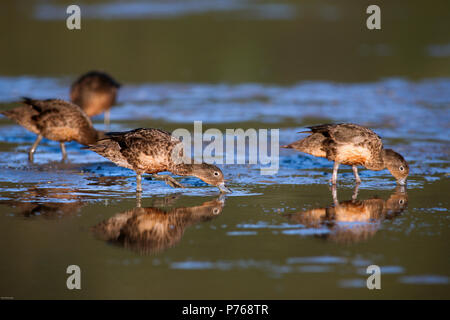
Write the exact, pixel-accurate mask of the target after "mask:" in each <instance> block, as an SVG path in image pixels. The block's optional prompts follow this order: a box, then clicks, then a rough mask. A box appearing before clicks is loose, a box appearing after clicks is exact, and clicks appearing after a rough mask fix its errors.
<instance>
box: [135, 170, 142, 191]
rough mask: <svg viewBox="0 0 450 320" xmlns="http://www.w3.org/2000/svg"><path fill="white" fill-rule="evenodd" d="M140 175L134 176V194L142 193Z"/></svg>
mask: <svg viewBox="0 0 450 320" xmlns="http://www.w3.org/2000/svg"><path fill="white" fill-rule="evenodd" d="M141 181H142V175H141V174H140V173H138V174H137V175H136V192H142V183H141Z"/></svg>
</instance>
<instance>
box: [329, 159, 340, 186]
mask: <svg viewBox="0 0 450 320" xmlns="http://www.w3.org/2000/svg"><path fill="white" fill-rule="evenodd" d="M339 164H340V163H339V162H336V161H335V162H334V166H333V175H332V176H331V180H330V182H331V184H332V185H336V183H337V174H338V169H339Z"/></svg>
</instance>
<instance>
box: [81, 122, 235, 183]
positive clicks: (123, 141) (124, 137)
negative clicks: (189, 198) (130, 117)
mask: <svg viewBox="0 0 450 320" xmlns="http://www.w3.org/2000/svg"><path fill="white" fill-rule="evenodd" d="M106 136H107V137H106V138H104V139H101V140H99V141H97V143H96V144H93V145H90V146H89V147H87V149H89V150H92V151H95V152H96V153H98V154H99V155H101V156H103V157H105V158H107V159H109V160H111V161H112V162H114V163H115V164H116V165H118V166H121V167H125V168H128V169H131V170H133V171H135V172H136V174H137V176H136V191H137V192H142V185H141V180H142V174H144V173H149V174H152V175H153V177H154V178H155V179H163V180H165V182H166V183H167V184H169V185H171V186H172V187H180V188H182V187H183V186H182V185H181V184H180V183H178V182H177V181H176V180H175V179H174V178H172V177H171V176H168V175H157V173H159V172H163V171H170V172H172V173H173V174H176V175H180V176H195V177H197V178H199V179H201V180H203V181H204V182H206V183H208V184H210V185H213V186H216V187H218V188H219V189H220V191H222V192H231V191H230V190H229V189H228V188H227V187H225V179H224V177H223V173H222V171H221V170H220V169H219V168H218V167H216V166H214V165H211V164H207V163H200V164H195V163H194V164H191V159H187V158H185V155H184V150H183V144H182V142H181V141H180V140H178V139H176V138H175V137H172V135H171V134H170V133H168V132H166V131H163V130H160V129H151V128H149V129H145V128H140V129H135V130H131V131H127V132H110V133H107V134H106ZM183 159H184V160H183ZM186 160H188V161H186Z"/></svg>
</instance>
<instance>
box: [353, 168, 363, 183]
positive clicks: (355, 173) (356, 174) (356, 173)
mask: <svg viewBox="0 0 450 320" xmlns="http://www.w3.org/2000/svg"><path fill="white" fill-rule="evenodd" d="M352 169H353V174H354V175H355V180H356V184H360V183H361V178H360V177H359V174H358V167H357V166H352Z"/></svg>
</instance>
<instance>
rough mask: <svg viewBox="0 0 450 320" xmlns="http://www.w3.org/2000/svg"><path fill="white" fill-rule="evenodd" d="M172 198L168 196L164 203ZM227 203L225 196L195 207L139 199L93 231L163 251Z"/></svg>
mask: <svg viewBox="0 0 450 320" xmlns="http://www.w3.org/2000/svg"><path fill="white" fill-rule="evenodd" d="M172 200H173V198H172V199H168V198H165V199H164V204H165V205H167V204H168V203H170V202H173V201H172ZM224 205H225V197H224V196H221V197H219V198H217V199H215V200H212V201H207V202H204V203H203V204H201V205H199V206H195V207H180V208H171V209H163V208H158V207H147V208H142V207H141V206H140V199H138V205H137V207H136V208H134V209H131V210H128V211H125V212H122V213H118V214H116V215H115V216H113V217H111V218H109V219H107V220H105V221H103V222H101V223H99V224H97V225H95V226H94V227H93V228H92V232H93V233H94V235H95V237H96V238H98V239H101V240H104V241H107V242H109V243H112V244H115V245H119V246H123V247H125V248H127V249H131V250H134V251H137V252H139V253H141V254H154V253H159V252H162V251H165V250H166V249H169V248H171V247H174V246H175V245H176V244H177V243H178V242H180V240H181V238H182V236H183V233H184V230H185V229H186V228H187V227H189V226H191V225H193V224H196V223H200V222H205V221H208V220H211V219H213V218H215V217H217V216H218V215H219V214H220V213H221V212H222V209H223V207H224Z"/></svg>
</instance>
